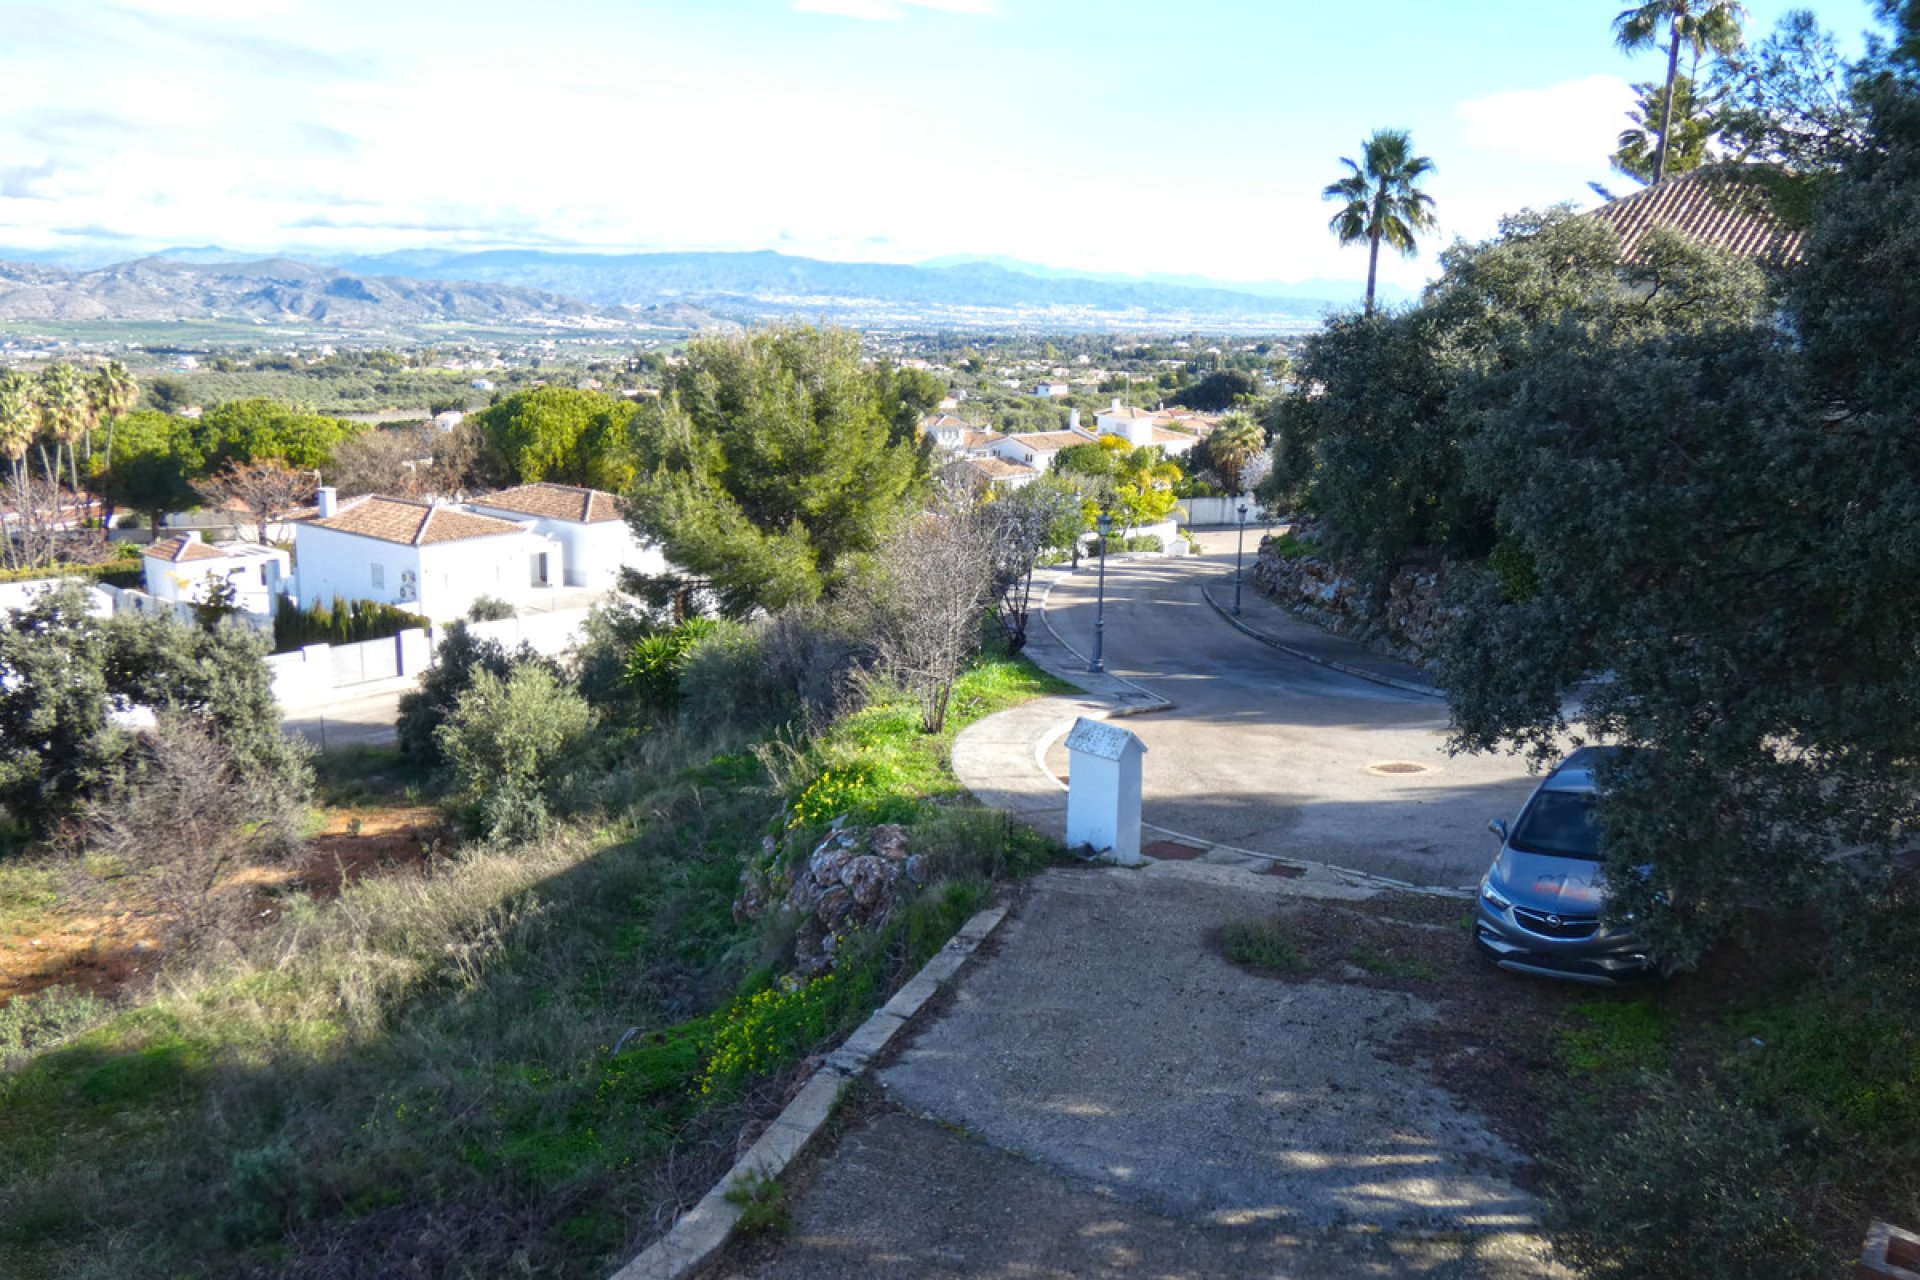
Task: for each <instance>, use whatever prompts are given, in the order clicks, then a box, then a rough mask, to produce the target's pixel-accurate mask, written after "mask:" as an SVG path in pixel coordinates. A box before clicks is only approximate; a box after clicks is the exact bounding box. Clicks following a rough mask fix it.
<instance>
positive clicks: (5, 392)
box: [0, 370, 40, 483]
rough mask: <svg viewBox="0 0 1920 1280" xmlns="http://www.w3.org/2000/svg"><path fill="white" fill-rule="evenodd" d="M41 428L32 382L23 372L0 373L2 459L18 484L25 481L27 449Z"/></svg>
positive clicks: (0, 455) (0, 441) (0, 448)
mask: <svg viewBox="0 0 1920 1280" xmlns="http://www.w3.org/2000/svg"><path fill="white" fill-rule="evenodd" d="M39 427H40V419H39V410H38V409H37V408H36V407H35V405H34V400H33V383H32V381H31V380H30V379H29V378H28V377H27V376H26V375H25V374H23V373H16V372H13V371H11V370H10V371H8V372H6V373H0V458H5V459H6V461H7V466H8V469H9V470H11V471H12V473H13V479H14V481H15V483H18V482H19V481H20V479H21V469H22V468H23V467H24V466H25V465H26V457H27V450H28V449H29V448H30V447H32V445H33V437H34V434H35V433H36V432H37V431H38V430H39Z"/></svg>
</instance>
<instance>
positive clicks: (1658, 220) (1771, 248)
mask: <svg viewBox="0 0 1920 1280" xmlns="http://www.w3.org/2000/svg"><path fill="white" fill-rule="evenodd" d="M1593 216H1594V217H1596V218H1599V219H1600V220H1601V221H1603V222H1606V223H1609V224H1610V225H1611V226H1612V227H1613V229H1614V231H1615V233H1616V234H1618V235H1619V237H1620V256H1621V257H1622V258H1626V259H1629V260H1630V259H1632V258H1634V257H1636V256H1638V255H1639V252H1640V246H1641V242H1642V241H1644V240H1645V239H1646V237H1647V233H1648V232H1650V231H1652V230H1654V229H1655V228H1656V227H1667V228H1670V229H1672V230H1674V231H1679V232H1682V233H1684V234H1686V235H1689V236H1692V237H1694V238H1695V239H1698V240H1704V241H1705V242H1706V243H1708V244H1710V245H1712V246H1713V247H1714V248H1716V249H1723V250H1725V251H1727V252H1728V253H1735V254H1739V255H1740V256H1741V257H1743V258H1756V259H1759V260H1761V261H1764V262H1777V263H1791V262H1796V261H1798V260H1799V258H1800V253H1801V250H1802V249H1803V248H1804V247H1805V243H1806V233H1805V232H1804V231H1800V230H1798V229H1796V228H1793V227H1790V226H1788V225H1786V224H1785V223H1784V222H1782V221H1780V219H1779V218H1777V217H1775V216H1774V215H1773V213H1772V211H1771V210H1769V209H1768V208H1767V207H1766V204H1765V201H1764V198H1763V196H1762V193H1761V192H1760V191H1759V189H1758V188H1757V187H1755V186H1754V184H1753V183H1751V182H1745V181H1741V180H1740V179H1738V178H1736V177H1734V176H1732V175H1729V174H1728V173H1727V172H1726V171H1725V170H1723V169H1696V170H1694V171H1693V172H1691V173H1683V174H1680V175H1679V176H1678V177H1673V178H1668V179H1667V180H1666V181H1664V182H1661V183H1659V184H1658V185H1656V186H1651V187H1648V188H1647V189H1646V190H1645V191H1636V192H1635V193H1634V194H1632V195H1630V196H1623V197H1621V198H1620V199H1618V200H1610V201H1608V202H1607V203H1606V204H1603V205H1601V206H1600V207H1599V208H1598V209H1595V210H1594V211H1593Z"/></svg>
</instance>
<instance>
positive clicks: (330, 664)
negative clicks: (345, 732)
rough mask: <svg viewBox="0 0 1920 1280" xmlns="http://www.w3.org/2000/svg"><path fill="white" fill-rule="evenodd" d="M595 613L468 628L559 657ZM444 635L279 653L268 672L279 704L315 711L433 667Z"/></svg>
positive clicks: (430, 631) (429, 631)
mask: <svg viewBox="0 0 1920 1280" xmlns="http://www.w3.org/2000/svg"><path fill="white" fill-rule="evenodd" d="M589 612H591V611H590V610H587V609H565V610H558V611H556V612H553V613H535V614H528V615H527V616H525V617H519V618H502V619H501V620H499V621H498V622H469V623H467V629H468V630H469V631H471V632H472V633H473V634H474V635H476V636H478V637H480V638H482V639H485V640H497V641H499V642H500V643H501V644H502V645H505V646H506V647H507V648H508V649H517V648H519V647H520V645H521V644H522V643H525V644H527V645H529V646H531V647H532V648H533V650H534V652H536V653H540V654H545V655H546V656H548V657H557V656H559V655H560V654H563V653H566V652H567V651H569V650H570V649H572V648H573V647H574V645H576V644H577V643H579V639H580V633H581V630H582V628H583V627H584V626H585V624H586V620H587V614H588V613H589ZM442 634H443V630H442V628H439V627H424V628H420V627H416V628H413V629H411V630H407V631H402V632H400V633H399V634H398V635H395V636H390V637H388V638H387V639H385V640H364V641H361V642H360V643H359V644H310V645H308V646H306V647H305V648H304V649H300V650H297V651H295V652H293V653H276V654H273V655H272V656H270V657H269V658H268V659H267V669H268V670H269V671H271V672H272V673H273V696H274V699H275V700H276V701H278V702H279V704H280V706H281V707H282V708H283V709H285V708H291V707H312V706H317V705H319V704H321V703H325V702H331V701H333V700H334V699H335V698H338V697H351V696H353V694H354V693H355V692H356V690H357V689H358V688H359V687H361V686H365V685H369V684H375V683H378V682H380V681H384V680H395V679H401V678H405V677H409V676H417V675H419V674H420V673H421V672H423V671H425V670H426V669H427V668H428V667H429V666H431V665H433V653H434V651H435V650H436V649H438V648H439V646H440V638H441V635H442Z"/></svg>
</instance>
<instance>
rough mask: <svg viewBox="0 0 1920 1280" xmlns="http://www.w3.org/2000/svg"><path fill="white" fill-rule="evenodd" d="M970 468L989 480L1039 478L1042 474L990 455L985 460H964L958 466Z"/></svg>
mask: <svg viewBox="0 0 1920 1280" xmlns="http://www.w3.org/2000/svg"><path fill="white" fill-rule="evenodd" d="M957 465H959V466H962V467H970V468H972V469H973V470H975V471H977V472H979V473H980V474H981V475H983V476H985V477H987V478H988V479H989V480H1011V479H1013V478H1014V477H1015V476H1037V475H1039V474H1040V473H1039V472H1038V471H1036V470H1034V469H1033V468H1032V467H1029V466H1026V465H1024V464H1022V463H1018V462H1008V461H1007V460H1006V459H1005V458H996V457H993V456H992V455H988V456H987V457H984V458H962V459H960V461H959V463H958V464H957Z"/></svg>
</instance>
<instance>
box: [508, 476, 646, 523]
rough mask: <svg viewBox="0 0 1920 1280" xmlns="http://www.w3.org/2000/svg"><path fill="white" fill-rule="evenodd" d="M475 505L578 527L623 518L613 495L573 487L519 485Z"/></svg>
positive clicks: (564, 485) (542, 484)
mask: <svg viewBox="0 0 1920 1280" xmlns="http://www.w3.org/2000/svg"><path fill="white" fill-rule="evenodd" d="M473 505H474V506H476V507H492V508H494V509H495V510H498V511H517V512H519V513H520V514H522V515H529V516H545V517H546V518H548V519H550V520H571V521H573V522H574V523H575V524H599V523H601V522H602V521H606V520H618V519H619V518H620V506H619V503H617V502H616V501H615V500H614V496H613V495H612V494H610V493H605V492H602V491H601V490H599V489H582V488H580V487H579V486H578V485H571V484H550V483H546V482H542V483H540V484H523V485H518V486H516V487H514V488H512V489H502V490H501V491H500V492H498V493H483V494H481V495H480V496H479V497H477V498H475V499H474V500H473Z"/></svg>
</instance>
